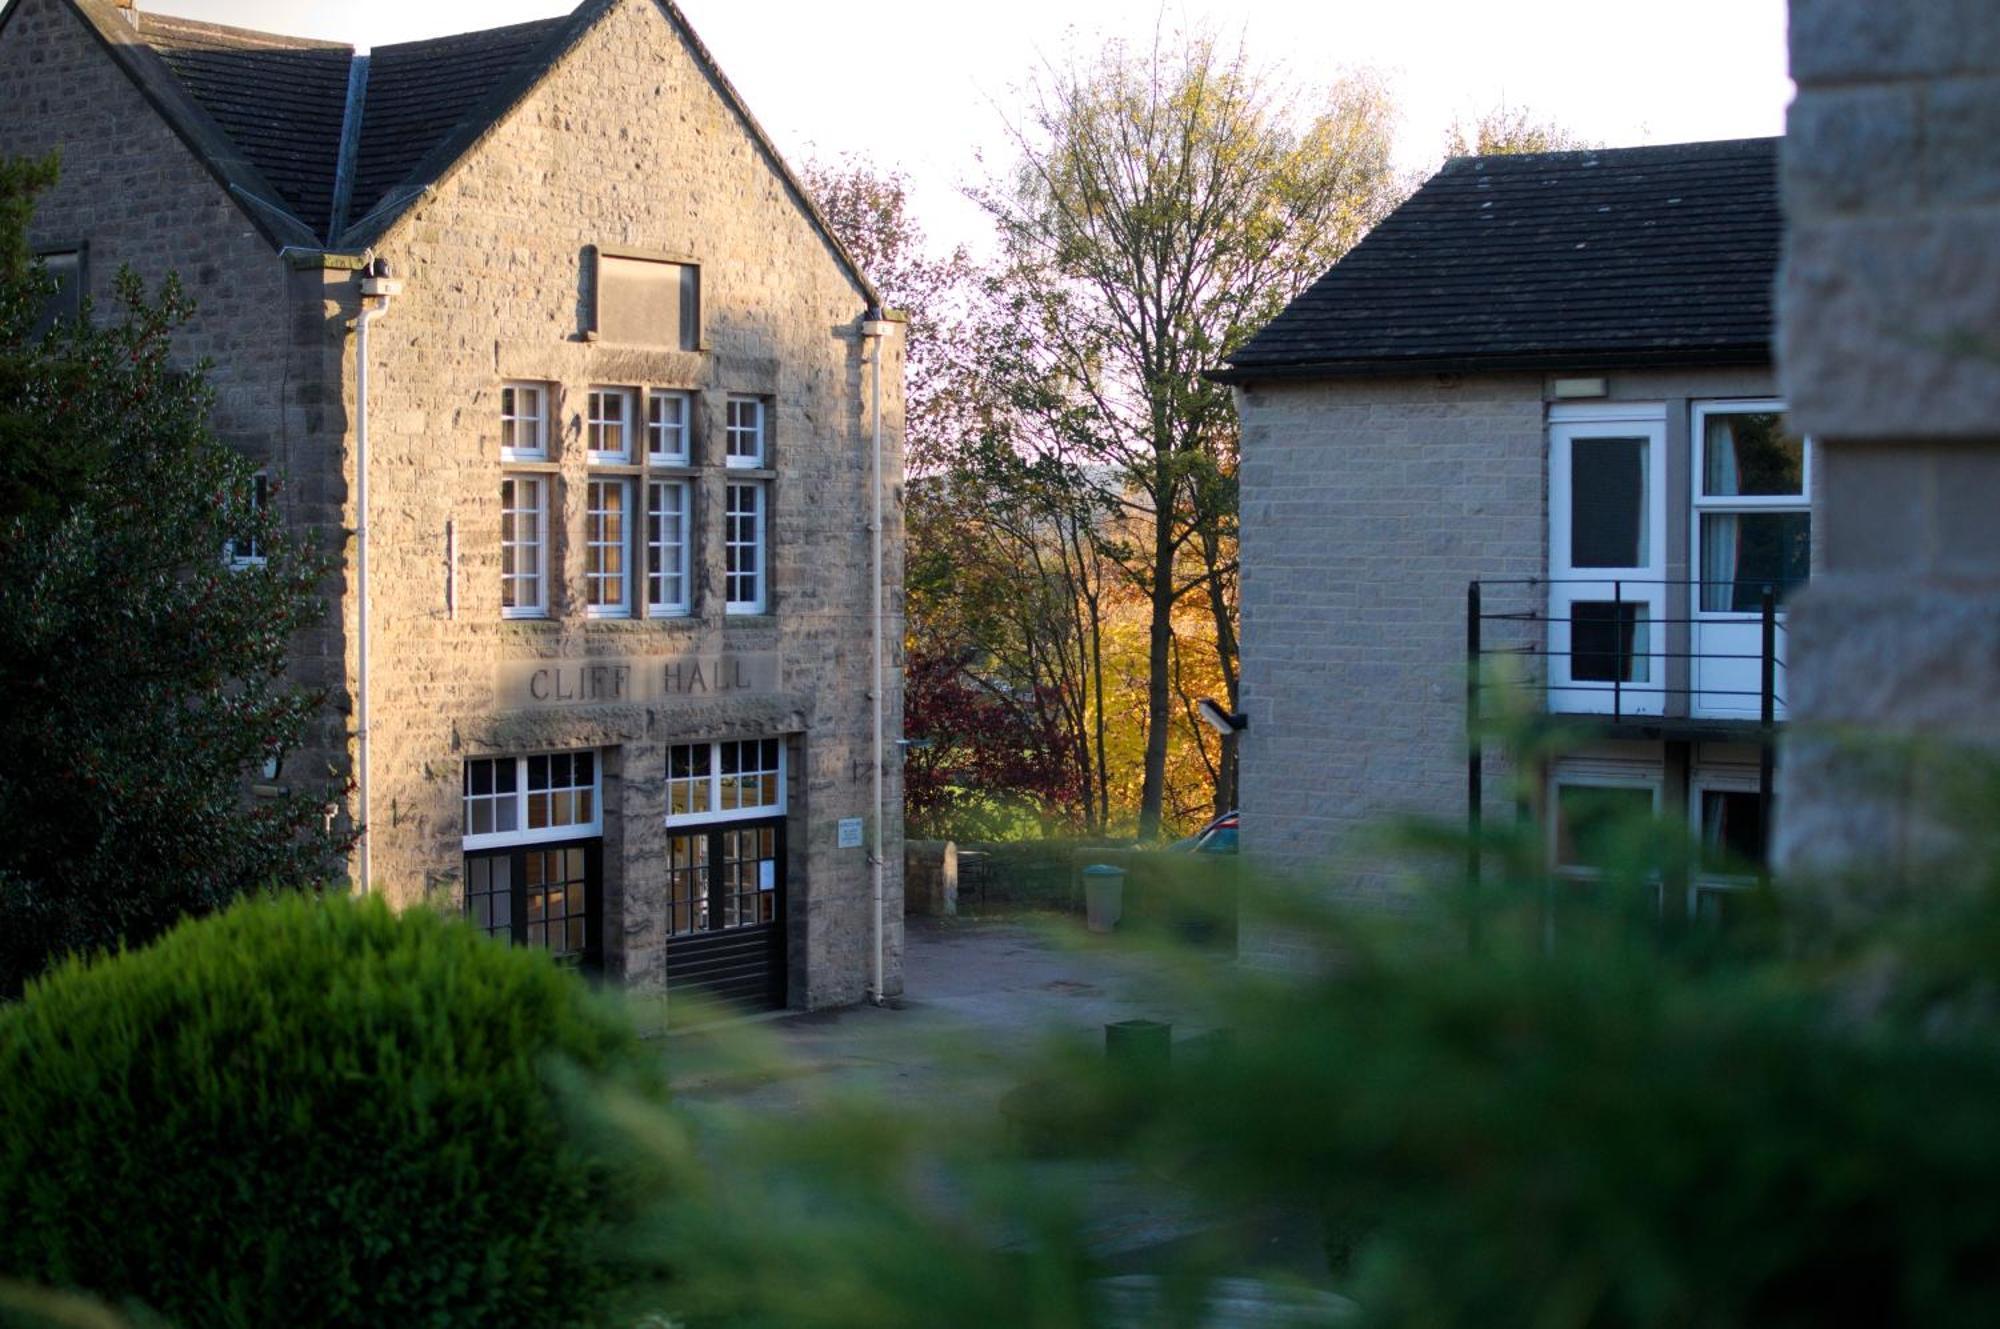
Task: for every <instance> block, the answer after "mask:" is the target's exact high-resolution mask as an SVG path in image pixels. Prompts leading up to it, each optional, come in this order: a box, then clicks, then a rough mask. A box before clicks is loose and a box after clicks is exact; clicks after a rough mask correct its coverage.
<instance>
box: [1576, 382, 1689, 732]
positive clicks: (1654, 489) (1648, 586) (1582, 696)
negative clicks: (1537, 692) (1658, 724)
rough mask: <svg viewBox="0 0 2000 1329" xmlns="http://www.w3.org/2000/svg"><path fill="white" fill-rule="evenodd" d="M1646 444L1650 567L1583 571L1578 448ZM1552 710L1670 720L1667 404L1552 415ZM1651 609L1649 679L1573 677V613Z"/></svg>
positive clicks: (1582, 408)
mask: <svg viewBox="0 0 2000 1329" xmlns="http://www.w3.org/2000/svg"><path fill="white" fill-rule="evenodd" d="M1633 436H1642V437H1644V438H1645V439H1646V471H1645V477H1646V511H1645V520H1646V531H1645V538H1644V544H1645V548H1644V549H1643V550H1642V551H1641V552H1642V554H1643V555H1644V560H1643V561H1642V562H1641V563H1639V564H1636V565H1634V566H1632V567H1629V568H1594V567H1593V568H1577V567H1576V566H1575V565H1574V558H1573V554H1572V551H1571V543H1570V521H1571V515H1572V514H1571V511H1570V497H1571V484H1572V478H1571V474H1570V456H1571V447H1572V445H1573V444H1574V443H1575V442H1576V441H1577V440H1579V439H1590V438H1606V437H1619V438H1623V437H1633ZM1548 458H1549V545H1548V549H1549V583H1550V584H1549V642H1548V661H1547V664H1548V698H1549V709H1550V710H1552V711H1562V712H1571V713H1581V714H1604V713H1608V712H1610V711H1611V710H1612V709H1613V708H1614V705H1615V706H1616V708H1617V709H1618V710H1619V711H1620V712H1621V713H1623V714H1626V715H1663V714H1665V712H1666V698H1667V623H1666V620H1667V617H1668V615H1667V587H1666V574H1667V548H1666V546H1667V408H1666V403H1664V402H1591V403H1581V404H1559V405H1555V406H1551V407H1550V408H1549V418H1548ZM1614 592H1615V593H1616V595H1617V597H1618V598H1620V599H1623V600H1624V601H1625V602H1627V603H1631V604H1637V605H1640V606H1642V607H1643V608H1644V610H1645V614H1646V624H1647V627H1646V640H1645V650H1644V651H1643V652H1641V651H1638V650H1637V649H1636V648H1635V651H1634V656H1635V658H1636V657H1639V656H1643V657H1644V659H1645V662H1646V678H1645V679H1644V680H1643V681H1640V680H1635V681H1632V682H1622V683H1618V684H1616V685H1614V684H1612V683H1610V682H1606V681H1602V680H1597V679H1583V680H1579V679H1577V678H1575V677H1574V676H1573V674H1572V672H1571V666H1572V661H1571V654H1570V650H1571V633H1572V626H1573V625H1572V624H1571V621H1570V620H1571V618H1572V617H1573V606H1574V605H1576V604H1577V603H1579V602H1596V601H1606V600H1611V599H1612V598H1613V597H1614Z"/></svg>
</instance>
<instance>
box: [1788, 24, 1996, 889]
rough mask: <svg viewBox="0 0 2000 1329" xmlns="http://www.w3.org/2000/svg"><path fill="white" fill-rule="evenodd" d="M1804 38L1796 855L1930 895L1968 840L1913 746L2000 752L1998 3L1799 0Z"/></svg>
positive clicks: (1792, 285)
mask: <svg viewBox="0 0 2000 1329" xmlns="http://www.w3.org/2000/svg"><path fill="white" fill-rule="evenodd" d="M1791 50H1792V73H1793V76H1794V78H1795V79H1796V80H1797V82H1798V85H1799V92H1798V97H1797V99H1796V101H1795V102H1794V103H1793V106H1792V111H1791V129H1792V133H1791V136H1790V137H1789V138H1788V139H1787V140H1786V144H1785V176H1784V180H1785V210H1786V215H1787V218H1788V228H1787V236H1786V254H1785V266H1784V278H1783V282H1782V286H1781V290H1780V293H1779V296H1780V298H1779V330H1780V331H1779V357H1780V366H1781V373H1782V376H1783V379H1784V382H1785V386H1786V391H1787V392H1788V394H1789V395H1790V397H1791V402H1792V408H1793V413H1794V418H1795V419H1796V421H1797V422H1798V424H1799V425H1800V426H1801V427H1802V428H1803V429H1804V430H1805V431H1807V432H1810V433H1812V434H1813V435H1814V436H1815V437H1816V438H1817V440H1818V445H1819V448H1820V453H1819V455H1820V459H1821V460H1820V465H1821V468H1822V480H1821V491H1822V492H1821V496H1820V503H1819V506H1818V509H1817V511H1816V512H1815V514H1814V526H1815V530H1814V542H1815V544H1816V545H1820V546H1823V547H1824V549H1825V550H1826V557H1825V566H1824V569H1823V572H1822V573H1820V574H1818V575H1816V577H1815V580H1814V584H1813V586H1812V588H1811V590H1810V591H1809V592H1807V593H1806V594H1805V595H1804V596H1803V597H1801V599H1800V602H1799V604H1798V606H1797V609H1796V611H1795V613H1794V615H1793V619H1792V623H1791V625H1790V631H1791V637H1792V641H1791V648H1792V655H1791V659H1792V664H1791V668H1790V678H1789V682H1790V687H1791V691H1792V698H1791V703H1792V714H1793V716H1794V718H1795V719H1796V720H1797V721H1798V724H1797V726H1796V729H1795V731H1794V734H1793V737H1792V739H1791V741H1790V742H1789V743H1788V745H1787V750H1786V753H1785V759H1784V760H1783V762H1782V763H1781V764H1780V768H1779V786H1778V807H1777V818H1778V819H1777V853H1778V857H1779V861H1780V863H1781V865H1783V866H1785V867H1787V868H1789V869H1791V870H1793V871H1794V872H1796V873H1799V874H1802V876H1803V877H1806V878H1812V877H1818V876H1821V875H1822V874H1826V873H1836V872H1837V873H1846V872H1854V873H1858V874H1862V875H1865V876H1867V877H1869V878H1870V879H1871V880H1872V881H1873V883H1874V886H1876V887H1879V886H1881V885H1883V884H1902V883H1907V884H1911V885H1915V886H1918V887H1919V888H1922V887H1923V878H1924V875H1925V863H1926V861H1927V860H1928V859H1929V857H1930V856H1931V855H1932V854H1933V853H1935V852H1937V851H1940V850H1943V849H1946V848H1948V847H1949V846H1950V844H1951V840H1950V838H1949V837H1948V836H1946V835H1943V834H1941V833H1940V828H1939V827H1937V826H1936V825H1934V824H1933V822H1932V812H1933V811H1934V809H1935V807H1936V806H1937V798H1936V795H1935V791H1934V789H1933V788H1932V785H1931V781H1932V779H1934V778H1935V772H1926V771H1925V770H1924V769H1921V767H1922V766H1923V762H1922V761H1920V760H1918V759H1916V758H1914V757H1912V756H1910V755H1908V754H1911V753H1921V752H1923V751H1925V750H1926V749H1927V748H1931V749H1934V748H1935V747H1937V746H1939V745H1951V744H1957V743H1964V742H1971V743H1977V744H1983V745H1986V746H1988V747H1989V748H2000V700H1996V699H2000V648H1996V643H1995V626H1994V625H1995V624H1996V623H2000V537H1996V535H1995V531H1996V529H2000V528H1996V524H1995V522H1994V520H1993V514H1994V512H1995V511H2000V339H1996V336H1995V331H1994V330H1995V329H1996V328H2000V239H1996V237H2000V6H1996V5H1994V4H1992V3H1990V0H1793V4H1792V12H1791ZM1854 734H1860V735H1865V736H1867V738H1866V739H1865V740H1864V741H1865V743H1867V744H1869V745H1870V746H1871V747H1872V749H1873V750H1872V751H1857V750H1856V749H1854V748H1853V747H1852V746H1850V744H1849V743H1848V742H1846V741H1845V739H1843V738H1842V737H1840V736H1841V735H1849V736H1851V735H1854ZM1911 740H1915V742H1914V744H1912V742H1911ZM1898 754H1903V755H1898Z"/></svg>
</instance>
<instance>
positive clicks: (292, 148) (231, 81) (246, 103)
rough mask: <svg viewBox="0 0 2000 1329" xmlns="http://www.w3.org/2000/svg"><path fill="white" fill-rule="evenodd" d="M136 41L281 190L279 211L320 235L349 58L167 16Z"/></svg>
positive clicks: (336, 49) (316, 46)
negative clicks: (287, 211) (149, 50)
mask: <svg viewBox="0 0 2000 1329" xmlns="http://www.w3.org/2000/svg"><path fill="white" fill-rule="evenodd" d="M139 32H140V35H141V36H142V37H143V38H144V39H145V41H146V43H147V44H148V45H150V46H151V47H152V48H153V49H154V50H155V51H158V52H159V53H160V56H161V58H162V59H164V60H165V61H166V63H167V67H168V68H169V69H171V70H172V71H173V72H174V74H175V76H176V77H178V78H179V79H180V81H181V82H182V83H183V84H184V85H186V87H187V90H188V91H189V92H190V93H191V94H193V96H194V99H195V101H196V102H198V103H199V104H200V105H201V107H202V108H203V109H204V110H206V111H207V112H208V113H209V115H211V116H212V117H214V119H215V122H216V124H217V125H219V126H220V127H221V128H222V131H223V132H224V133H226V134H227V135H229V137H230V138H231V139H232V140H234V141H235V143H236V145H237V146H238V147H240V148H241V149H242V150H243V153H244V155H245V156H247V157H249V158H250V160H251V161H253V162H255V163H256V164H257V166H258V168H259V169H260V170H261V171H262V172H263V174H264V177H265V178H266V179H267V180H269V181H270V182H271V184H272V185H274V186H275V187H276V188H277V190H278V193H279V196H280V197H279V199H278V200H277V201H279V202H282V203H284V204H285V205H286V206H287V207H288V208H289V209H290V210H291V211H292V213H293V214H294V215H296V216H297V217H298V218H299V219H300V220H301V221H303V222H305V223H306V224H307V225H309V226H311V227H312V229H313V230H314V231H316V232H319V233H322V234H323V233H324V232H325V229H326V220H327V216H328V214H329V212H330V211H331V209H332V205H333V174H334V167H335V164H336V161H337V159H338V157H339V155H340V126H341V120H342V118H343V117H344V116H345V114H346V111H347V71H348V65H349V62H350V59H351V57H352V56H353V54H354V53H353V51H352V50H351V49H349V48H348V47H346V46H342V45H339V44H337V43H334V42H316V41H307V40H304V39H302V38H296V37H279V36H274V35H272V34H270V33H264V32H251V31H248V30H247V29H243V28H226V27H223V26H221V25H219V24H215V23H197V22H194V21H192V20H190V19H181V18H169V17H167V16H166V15H162V14H141V15H140V19H139Z"/></svg>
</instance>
